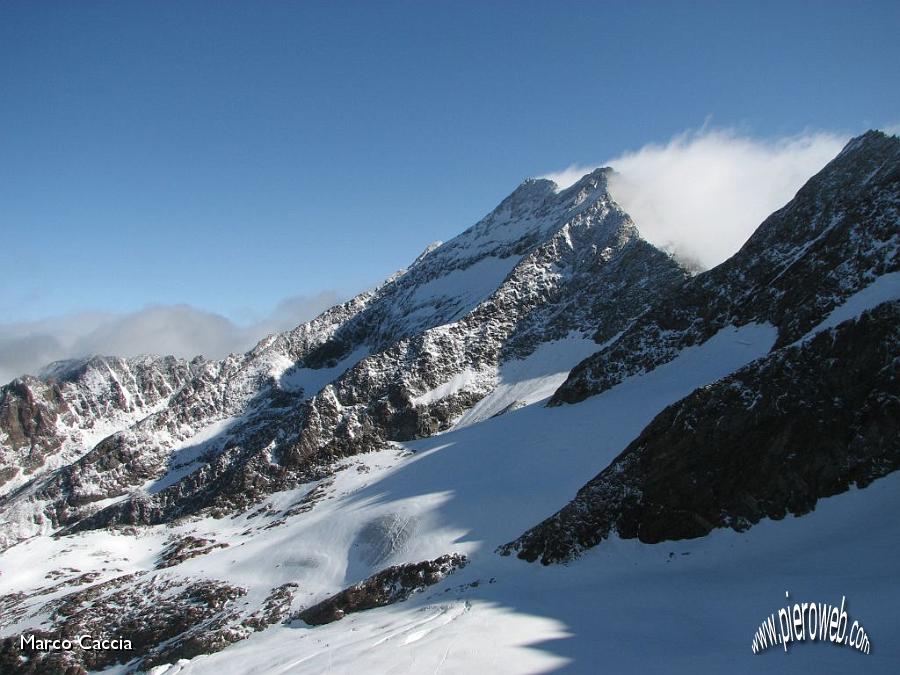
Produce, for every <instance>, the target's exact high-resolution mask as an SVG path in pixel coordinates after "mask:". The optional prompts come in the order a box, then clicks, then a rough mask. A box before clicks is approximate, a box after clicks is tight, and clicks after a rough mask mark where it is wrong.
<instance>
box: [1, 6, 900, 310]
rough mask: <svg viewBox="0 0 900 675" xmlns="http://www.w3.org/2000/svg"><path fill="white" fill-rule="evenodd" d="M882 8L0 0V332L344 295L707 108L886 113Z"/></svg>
mask: <svg viewBox="0 0 900 675" xmlns="http://www.w3.org/2000/svg"><path fill="white" fill-rule="evenodd" d="M898 34H900V2H896V1H888V2H798V3H790V2H773V3H766V2H752V3H731V2H709V3H700V2H657V3H649V2H648V3H640V2H595V3H576V2H548V1H547V0H541V1H540V2H456V3H440V2H437V3H435V2H409V3H379V2H359V3H346V2H333V3H321V4H320V3H313V2H293V3H288V2H243V3H241V2H224V3H223V2H147V3H137V2H108V3H107V2H87V1H84V2H60V3H54V2H13V1H10V0H6V1H5V2H3V3H0V266H2V271H3V291H2V294H0V321H7V322H10V321H20V320H26V319H34V318H38V317H42V316H45V315H52V314H59V313H63V312H69V311H75V310H81V309H86V308H95V309H102V310H115V311H126V310H132V309H137V308H140V307H141V306H143V305H145V304H147V303H176V302H186V303H190V304H192V305H195V306H198V307H202V308H204V309H208V310H212V311H216V312H221V313H224V314H226V315H228V316H230V317H232V318H238V319H240V318H242V317H245V316H246V313H247V311H248V310H254V311H264V310H266V309H268V308H270V307H271V306H272V305H274V304H275V303H276V302H277V301H278V300H279V299H280V298H282V297H284V296H287V295H292V294H296V293H312V292H315V291H318V290H321V289H339V290H341V291H343V292H345V293H350V292H353V291H356V290H359V289H360V288H362V287H366V286H369V285H371V284H373V283H374V282H376V281H377V280H379V279H381V278H383V277H384V276H386V275H387V274H388V273H389V272H391V271H392V270H394V269H396V268H399V267H402V266H404V265H405V264H407V263H408V262H409V261H410V260H411V259H412V258H413V257H414V256H415V255H417V254H418V253H419V252H420V250H421V249H422V248H423V247H424V246H425V245H427V244H428V243H429V242H431V241H433V240H435V239H447V238H449V237H451V236H452V235H454V234H456V233H457V232H459V231H460V230H462V229H463V228H464V227H467V226H468V225H470V224H472V223H473V222H475V221H476V220H477V219H478V218H479V217H481V216H482V215H483V214H484V213H485V212H486V211H488V210H489V209H490V208H492V207H493V206H494V205H495V204H496V203H497V202H498V201H499V200H500V199H501V198H502V197H504V196H505V195H506V194H507V193H508V192H509V191H510V190H512V189H513V188H514V187H515V186H516V184H518V183H519V182H520V181H521V180H522V179H523V178H524V177H526V176H529V175H536V174H541V173H544V172H547V171H551V170H556V169H561V168H564V167H566V166H567V165H569V164H572V163H582V164H584V163H591V162H596V161H598V158H601V159H602V158H605V157H610V156H615V155H617V154H619V153H621V152H622V151H623V150H627V149H636V148H638V147H640V146H642V145H644V144H645V143H647V142H650V141H657V142H658V141H665V140H667V139H668V138H670V137H671V136H672V135H674V134H676V133H678V132H681V131H683V130H685V129H688V128H697V127H699V126H701V125H702V124H703V123H704V121H705V120H706V119H707V118H711V120H712V122H713V123H714V124H716V125H721V126H737V127H739V128H742V129H744V130H746V131H748V133H751V134H753V135H756V136H760V137H771V136H778V135H785V134H795V133H799V132H802V131H804V130H807V129H827V130H836V131H843V132H850V133H856V132H859V131H861V130H864V129H865V128H868V127H872V126H884V125H887V124H892V123H896V122H897V121H898V118H900V40H898V37H897V36H898Z"/></svg>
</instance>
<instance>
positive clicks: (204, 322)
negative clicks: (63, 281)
mask: <svg viewBox="0 0 900 675" xmlns="http://www.w3.org/2000/svg"><path fill="white" fill-rule="evenodd" d="M341 299H342V298H341V297H340V296H338V294H337V293H334V292H332V291H323V292H321V293H317V294H315V295H311V296H306V295H299V296H294V297H290V298H286V299H285V300H282V301H281V302H280V303H279V304H278V305H277V306H276V307H275V309H274V310H273V311H272V312H271V313H270V314H268V315H267V316H265V317H262V318H260V319H259V320H258V321H255V322H253V323H251V324H248V325H240V324H237V323H235V322H233V321H231V320H230V319H227V318H226V317H224V316H221V315H219V314H215V313H212V312H206V311H203V310H200V309H197V308H195V307H191V306H189V305H154V306H150V307H146V308H144V309H142V310H140V311H137V312H132V313H129V314H111V313H103V312H83V313H79V314H72V315H68V316H62V317H55V318H50V319H44V320H42V321H35V322H29V323H15V324H0V384H3V383H6V382H9V381H10V380H12V379H13V378H15V377H18V376H19V375H23V374H25V373H36V372H38V371H39V370H40V369H41V368H43V367H44V366H46V365H47V364H48V363H51V362H52V361H58V360H61V359H72V358H80V357H83V356H89V355H93V354H103V355H115V356H137V355H139V354H147V353H150V354H172V355H174V356H180V357H182V358H191V357H193V356H197V355H198V354H202V355H203V356H206V357H209V358H221V357H223V356H225V355H227V354H229V353H231V352H244V351H246V350H248V349H250V348H251V347H252V346H253V345H254V344H256V342H257V341H259V339H260V338H262V337H264V336H265V335H267V334H269V333H275V332H278V331H283V330H288V329H290V328H294V327H295V326H297V325H299V324H301V323H303V322H304V321H308V320H310V319H312V318H314V317H315V316H317V315H318V314H320V313H321V312H322V311H324V310H325V309H327V308H329V307H331V306H333V305H335V304H337V303H338V302H340V301H341Z"/></svg>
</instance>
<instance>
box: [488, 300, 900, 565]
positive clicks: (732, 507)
mask: <svg viewBox="0 0 900 675" xmlns="http://www.w3.org/2000/svg"><path fill="white" fill-rule="evenodd" d="M898 354H900V301H894V302H889V303H884V304H882V305H880V306H879V307H877V308H876V309H874V310H872V311H869V312H866V313H864V314H863V315H862V316H861V317H860V318H859V319H858V320H850V321H847V322H844V323H842V324H840V325H839V326H838V327H837V328H834V329H830V330H825V331H822V332H820V333H818V334H817V335H816V336H815V337H813V338H811V339H808V340H806V341H804V342H802V343H800V344H798V345H796V346H787V347H783V348H782V349H780V350H778V351H775V352H773V353H772V354H770V355H769V356H767V357H766V358H764V359H761V360H759V361H757V362H754V363H752V364H751V365H749V366H747V367H745V368H743V369H742V370H740V371H738V372H736V373H734V374H733V375H731V376H730V377H727V378H725V379H723V380H720V381H719V382H716V383H715V384H713V385H710V386H708V387H705V388H702V389H698V390H696V391H695V392H694V393H693V394H691V395H690V396H688V397H687V398H685V399H682V400H681V401H679V402H678V403H676V404H674V405H672V406H670V407H669V408H667V409H666V410H664V411H663V412H662V413H660V414H659V415H658V416H657V417H656V419H654V420H653V422H651V423H650V424H649V425H648V426H647V428H646V429H644V431H643V432H642V433H641V435H640V436H639V437H638V438H637V439H636V440H635V441H634V442H632V443H631V444H630V445H629V446H628V447H627V448H626V449H625V451H624V452H622V454H621V455H619V457H618V458H616V460H615V461H613V463H612V464H610V466H609V467H607V468H606V469H604V470H603V471H602V472H601V473H600V474H599V475H598V476H597V477H595V478H594V479H593V480H591V481H590V482H589V483H588V484H587V485H585V486H584V487H583V488H582V489H581V490H579V492H578V495H577V496H576V497H575V499H574V500H572V502H570V503H569V504H568V505H567V506H565V507H564V508H563V509H562V510H561V511H559V512H558V513H556V514H555V515H553V516H551V517H550V518H548V519H547V520H545V521H544V522H543V523H541V524H540V525H538V526H537V527H535V528H534V529H532V530H529V531H528V532H526V533H525V534H524V535H522V537H520V538H519V539H517V540H516V541H514V542H512V543H510V544H507V545H506V546H505V547H503V548H502V549H501V552H503V553H505V554H509V553H512V552H517V553H518V556H519V557H520V558H524V559H526V560H529V561H533V560H537V559H540V561H541V562H543V563H544V564H549V563H554V562H564V561H566V560H569V559H571V558H572V557H574V556H575V555H577V554H578V553H579V552H580V551H582V550H584V549H587V548H590V547H592V546H595V545H597V544H599V543H600V542H601V541H602V540H603V539H606V538H607V537H609V536H611V535H612V534H613V533H616V534H618V536H620V537H623V538H626V539H631V538H634V537H637V538H639V539H640V540H641V541H643V542H646V543H656V542H660V541H664V540H669V539H684V538H693V537H702V536H704V535H706V534H707V533H709V531H710V530H712V529H713V528H716V527H731V528H734V529H735V530H743V529H746V528H748V527H750V526H751V525H753V524H754V523H757V522H759V520H760V519H762V518H775V519H780V518H784V517H785V515H786V514H788V513H792V514H795V515H801V514H804V513H807V512H809V511H811V510H813V509H814V508H815V505H816V501H817V500H818V499H820V498H822V497H828V496H831V495H834V494H838V493H841V492H845V491H846V490H848V489H849V488H850V486H852V485H854V484H855V485H856V486H857V487H865V486H866V485H868V484H869V483H871V482H872V481H873V480H875V479H877V478H879V477H881V476H884V475H885V474H887V473H890V472H891V471H896V470H897V469H898V468H900V364H898V359H897V355H898Z"/></svg>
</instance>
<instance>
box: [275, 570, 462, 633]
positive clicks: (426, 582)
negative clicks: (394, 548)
mask: <svg viewBox="0 0 900 675" xmlns="http://www.w3.org/2000/svg"><path fill="white" fill-rule="evenodd" d="M466 562H467V560H466V557H465V556H464V555H459V554H458V553H450V554H447V555H442V556H441V557H440V558H435V559H434V560H426V561H425V562H420V563H409V564H407V565H396V566H394V567H388V568H387V569H385V570H382V571H381V572H378V574H374V575H372V576H371V577H369V578H368V579H365V580H363V581H360V582H359V583H358V584H354V585H353V586H350V588H345V589H344V590H343V591H341V592H340V593H337V594H335V595H333V596H331V597H330V598H327V599H326V600H323V601H322V602H319V603H317V604H315V605H313V606H312V607H308V608H306V609H304V610H302V611H300V612H298V613H297V614H296V615H295V616H294V617H292V618H294V619H300V620H301V621H304V622H305V623H308V624H309V625H310V626H321V625H323V624H326V623H332V622H334V621H338V620H340V619H343V618H344V617H345V616H346V615H347V614H352V613H354V612H362V611H364V610H366V609H373V608H375V607H384V606H385V605H392V604H394V603H395V602H402V601H403V600H406V599H407V598H408V597H409V596H410V595H412V594H413V593H416V592H418V591H421V590H423V589H425V588H427V587H428V586H433V585H434V584H436V583H438V582H439V581H441V580H443V579H444V577H446V576H447V575H449V574H452V573H453V572H455V571H456V570H458V569H459V568H461V567H465V565H466Z"/></svg>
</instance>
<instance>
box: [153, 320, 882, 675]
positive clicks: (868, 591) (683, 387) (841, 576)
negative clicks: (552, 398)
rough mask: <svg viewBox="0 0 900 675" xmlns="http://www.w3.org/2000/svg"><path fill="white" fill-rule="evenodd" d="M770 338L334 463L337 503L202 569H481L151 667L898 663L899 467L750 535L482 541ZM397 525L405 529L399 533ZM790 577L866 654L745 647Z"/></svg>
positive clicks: (522, 522) (688, 356) (327, 585)
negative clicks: (399, 598) (866, 641)
mask: <svg viewBox="0 0 900 675" xmlns="http://www.w3.org/2000/svg"><path fill="white" fill-rule="evenodd" d="M775 337H776V335H775V331H774V328H773V327H771V326H764V325H762V326H761V325H751V326H745V327H743V328H741V329H734V328H727V329H724V330H722V331H720V333H718V334H717V335H716V336H715V337H714V338H712V339H711V340H709V341H708V342H707V343H705V344H703V345H700V346H698V347H694V348H689V349H687V350H685V351H684V352H683V353H682V354H681V355H680V356H679V357H678V358H677V359H676V360H675V361H673V362H670V363H669V364H666V365H664V366H662V367H660V368H658V369H656V370H655V371H653V372H651V373H649V374H646V375H643V376H639V377H633V378H630V379H629V380H627V381H626V382H624V383H623V384H621V385H619V386H617V387H614V388H613V389H611V390H609V391H607V392H605V393H603V394H601V395H599V396H597V397H594V398H592V399H589V400H588V401H586V402H584V403H582V404H580V405H578V406H564V407H558V408H545V407H541V406H534V405H532V406H528V407H526V408H523V409H521V410H517V411H512V412H510V413H508V414H506V415H504V416H502V417H497V418H495V419H490V420H487V421H485V422H482V423H479V424H475V425H472V426H468V427H466V428H461V429H458V430H455V431H451V432H448V433H445V434H443V435H441V436H439V437H437V438H433V439H428V440H421V441H416V442H413V443H408V444H406V447H408V448H409V449H410V450H413V451H414V452H415V455H414V456H412V457H410V458H408V459H403V458H402V457H401V456H399V455H397V456H394V457H393V458H392V457H391V456H390V454H389V453H381V454H379V455H378V456H367V457H366V460H365V461H366V462H371V466H372V469H371V470H370V471H369V472H362V473H361V472H359V471H358V470H356V469H353V468H350V469H347V470H345V471H344V472H342V473H341V474H340V476H339V477H338V479H337V482H336V483H335V486H336V493H335V497H334V500H332V501H330V502H323V503H320V505H319V506H317V507H316V509H315V510H314V511H312V512H311V513H310V514H309V515H310V516H312V518H309V519H302V520H298V522H296V523H291V524H288V525H286V526H284V529H285V533H284V535H283V536H282V537H280V538H279V539H274V538H270V539H268V540H261V538H260V537H256V538H254V540H253V541H252V542H248V543H247V544H246V546H244V547H241V549H240V550H237V549H234V548H231V549H226V550H225V551H223V552H222V553H221V554H217V553H214V554H210V555H208V556H205V559H203V560H198V561H196V563H195V564H196V565H197V566H198V567H199V566H201V565H202V566H203V569H204V570H206V571H207V573H212V574H214V571H215V570H217V567H218V565H221V564H223V563H224V561H225V560H226V559H234V560H235V561H236V562H234V563H232V565H233V571H230V572H229V578H231V579H233V580H234V579H238V580H239V581H240V582H241V583H247V582H249V581H250V580H251V579H252V578H257V576H256V575H259V574H261V573H264V574H265V576H266V578H267V580H269V582H270V584H271V585H274V584H276V583H280V582H282V580H286V579H291V580H294V581H296V582H298V583H299V584H300V588H301V589H302V590H303V592H304V596H305V597H304V598H303V599H302V600H301V601H300V604H301V605H308V604H311V603H312V602H315V601H317V600H319V599H321V598H322V597H325V596H326V595H329V594H331V593H333V592H335V591H336V590H338V589H339V588H341V587H343V586H345V585H348V584H349V583H351V582H353V581H356V580H358V579H360V578H363V577H364V576H365V575H366V574H367V570H368V569H372V570H374V569H376V568H379V567H383V566H385V565H388V564H396V563H400V562H406V561H415V560H424V559H427V558H432V557H435V556H437V555H440V554H441V553H445V552H448V551H456V552H463V553H466V554H468V555H469V556H470V558H471V559H472V563H471V564H470V565H469V566H468V567H466V568H465V569H463V570H462V571H460V572H457V573H456V574H454V575H452V576H451V577H450V578H448V579H447V580H445V581H444V582H443V583H442V584H440V585H438V586H435V587H433V588H430V589H427V590H426V591H425V592H423V593H421V594H420V595H417V596H414V598H413V599H412V600H410V601H408V602H406V603H401V604H398V605H395V606H392V607H387V608H382V609H377V610H371V611H368V612H363V613H361V614H356V615H351V616H349V617H347V618H345V619H344V620H342V621H340V622H337V623H335V624H332V625H329V626H324V627H318V628H309V627H307V626H305V624H302V622H295V623H294V624H291V625H286V626H277V627H272V628H270V629H269V630H267V631H265V632H263V633H260V634H256V635H253V636H251V637H250V638H249V639H248V640H246V641H244V642H241V643H238V644H236V645H234V646H232V647H229V648H227V649H226V650H225V651H223V652H221V653H219V654H214V655H210V656H202V657H198V658H196V659H194V660H192V661H190V662H182V663H180V664H173V665H172V666H171V667H169V668H160V669H159V670H158V673H165V674H166V675H174V674H175V673H185V674H187V673H197V674H200V673H217V674H219V675H224V674H225V673H243V672H248V671H249V670H255V671H259V672H267V673H280V672H291V673H319V672H333V673H351V672H377V673H406V672H441V673H473V672H499V673H504V672H505V673H528V672H549V671H554V672H557V671H559V672H579V673H582V672H583V673H592V672H598V669H602V670H605V671H608V672H651V673H652V672H660V673H670V672H695V671H696V670H698V669H701V670H704V671H707V672H721V671H722V670H724V669H725V668H728V669H729V670H732V669H736V672H748V673H749V672H758V670H759V669H760V668H764V669H765V670H767V671H771V672H796V671H797V670H798V669H801V670H804V671H807V670H816V671H817V672H825V673H828V672H846V670H847V669H848V668H849V669H851V670H856V669H859V668H862V667H865V668H866V670H867V671H868V670H869V669H870V668H871V669H872V670H871V672H893V671H892V668H893V666H894V665H895V663H896V659H897V658H898V656H900V645H898V644H897V642H896V640H894V639H893V636H894V635H896V631H897V629H898V628H900V617H898V616H897V614H896V612H895V610H894V607H895V603H896V602H897V601H898V600H900V588H898V587H897V585H896V584H895V583H892V582H891V580H893V579H895V578H896V577H895V575H896V564H895V559H896V555H897V554H898V553H900V537H898V535H900V523H898V522H897V521H896V520H893V521H892V522H890V521H889V522H885V521H884V519H883V517H882V514H883V513H894V512H896V510H897V507H900V496H898V495H900V493H898V490H897V488H900V478H898V477H897V476H896V475H892V476H889V477H888V478H885V479H883V480H881V481H878V482H876V483H875V484H874V485H873V486H871V487H870V488H869V489H867V490H866V491H864V492H863V491H859V492H857V491H853V492H851V493H848V494H845V495H841V496H839V497H835V498H833V499H830V500H825V501H823V502H822V504H821V505H820V507H819V508H818V509H817V511H816V512H815V513H813V514H811V515H809V516H806V517H804V518H799V519H794V518H790V519H788V520H786V521H783V522H773V521H765V522H764V523H762V524H761V525H759V526H757V527H755V528H753V529H752V530H750V531H749V532H746V533H741V534H738V533H735V532H732V531H716V532H714V533H713V534H712V535H710V536H709V537H706V538H703V539H699V540H690V541H685V542H675V543H672V542H666V543H663V544H659V545H653V546H648V545H644V544H640V543H639V542H637V541H636V540H630V541H623V540H616V539H614V540H612V541H610V542H608V543H609V545H607V546H604V547H602V549H603V550H595V551H591V552H589V553H588V554H587V555H585V556H584V557H583V558H581V559H580V560H578V561H576V562H575V563H574V564H572V565H569V566H551V567H542V566H540V565H529V564H525V563H523V562H521V561H518V560H516V559H514V558H501V557H499V556H497V555H496V554H495V553H494V552H493V551H494V548H495V547H496V546H497V545H498V544H501V543H503V542H505V541H508V540H509V539H510V538H511V537H513V536H515V535H516V534H517V533H518V532H520V531H521V530H522V529H524V528H525V527H527V526H528V525H529V524H533V523H534V522H536V521H537V520H539V519H540V518H542V517H543V516H544V515H546V514H547V513H548V512H551V511H552V510H554V509H555V508H556V507H557V506H558V505H559V504H561V503H563V502H564V501H565V500H566V499H567V498H568V497H570V496H571V495H572V494H573V493H574V492H575V490H576V489H577V488H578V487H579V486H580V484H581V483H582V482H583V478H584V476H585V475H589V474H590V473H591V472H594V471H596V470H598V469H600V468H602V467H604V466H606V465H607V464H608V463H609V462H610V460H611V459H612V458H613V457H614V456H615V455H616V454H617V453H618V452H619V451H620V450H621V449H622V448H623V447H624V446H625V445H626V444H627V442H628V441H630V440H631V439H632V438H633V437H634V436H635V435H636V434H637V433H638V432H639V431H640V430H641V428H643V426H644V425H645V424H646V423H647V422H648V421H649V419H650V418H651V417H652V416H653V415H654V414H655V413H657V412H658V411H659V410H661V409H662V408H663V407H664V406H666V405H668V404H669V403H671V402H674V401H675V400H677V399H679V398H681V397H682V396H683V395H685V394H686V393H688V392H689V391H691V390H692V389H694V388H695V387H697V386H701V385H703V384H705V383H707V382H710V381H712V380H715V379H717V378H718V377H721V376H722V375H724V374H726V373H728V372H731V371H733V370H734V369H736V368H737V367H739V366H741V365H743V364H745V363H747V362H749V361H751V360H753V359H754V358H757V357H759V356H762V355H763V354H765V353H766V352H767V351H768V350H769V348H770V347H771V344H772V342H773V341H774V340H775ZM560 460H563V461H560ZM338 516H339V517H338ZM373 523H375V525H374V526H373ZM873 523H878V524H879V525H878V527H872V526H870V524H873ZM384 525H387V526H386V527H384ZM392 527H393V529H392ZM404 528H413V529H414V530H415V536H409V537H403V536H400V537H398V536H396V535H397V532H398V531H402V530H403V529H404ZM379 529H380V530H381V531H382V532H384V533H385V534H386V535H387V534H388V533H389V534H390V536H386V538H387V539H388V540H390V541H393V542H397V541H399V542H400V543H399V545H397V546H394V547H391V546H383V547H382V549H381V551H382V553H383V555H380V556H377V558H378V560H379V562H378V563H377V564H371V563H370V561H372V560H373V557H372V556H369V557H367V555H366V554H367V553H369V552H370V551H369V550H368V549H367V548H366V547H367V546H371V542H370V540H369V538H370V536H371V534H372V533H373V532H378V531H379ZM276 531H277V530H276ZM361 535H362V536H361ZM273 537H274V535H273ZM375 539H376V541H377V537H375ZM367 542H369V543H367ZM244 548H246V549H248V550H247V551H246V552H245V551H244V550H243V549H244ZM360 548H362V549H364V550H363V551H362V552H361V551H360ZM859 551H865V552H866V554H867V555H866V556H865V557H862V556H860V555H859ZM214 556H215V557H218V558H221V561H219V562H215V559H216V558H215V557H214ZM192 562H194V561H192ZM187 564H190V563H187ZM285 567H287V568H288V569H287V570H285ZM279 570H281V571H279ZM224 571H225V570H223V572H224ZM876 589H880V590H876ZM785 590H789V591H790V592H791V596H792V597H795V598H802V599H804V600H815V601H821V602H829V603H831V602H834V601H838V602H839V601H840V596H841V595H846V596H847V598H848V608H849V611H850V614H851V616H852V617H853V618H854V619H858V620H859V621H860V622H861V623H862V624H863V625H864V626H865V627H866V629H867V631H868V632H869V634H870V635H871V640H872V643H873V645H874V648H873V652H872V654H871V655H862V654H859V653H856V652H853V651H852V650H849V649H837V648H834V647H833V646H831V645H827V646H826V645H812V644H806V645H799V646H795V647H793V648H792V650H791V652H790V653H789V654H787V655H785V654H784V653H783V652H781V651H778V650H775V649H772V650H770V651H769V652H766V653H765V654H764V655H760V656H754V655H753V654H752V653H751V650H750V642H751V639H752V637H753V633H754V632H755V630H756V628H757V627H758V625H759V623H760V622H761V621H762V620H763V619H764V618H765V617H766V616H768V614H769V613H771V612H774V611H777V609H778V608H780V607H781V606H783V604H784V603H783V599H784V591H785Z"/></svg>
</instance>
